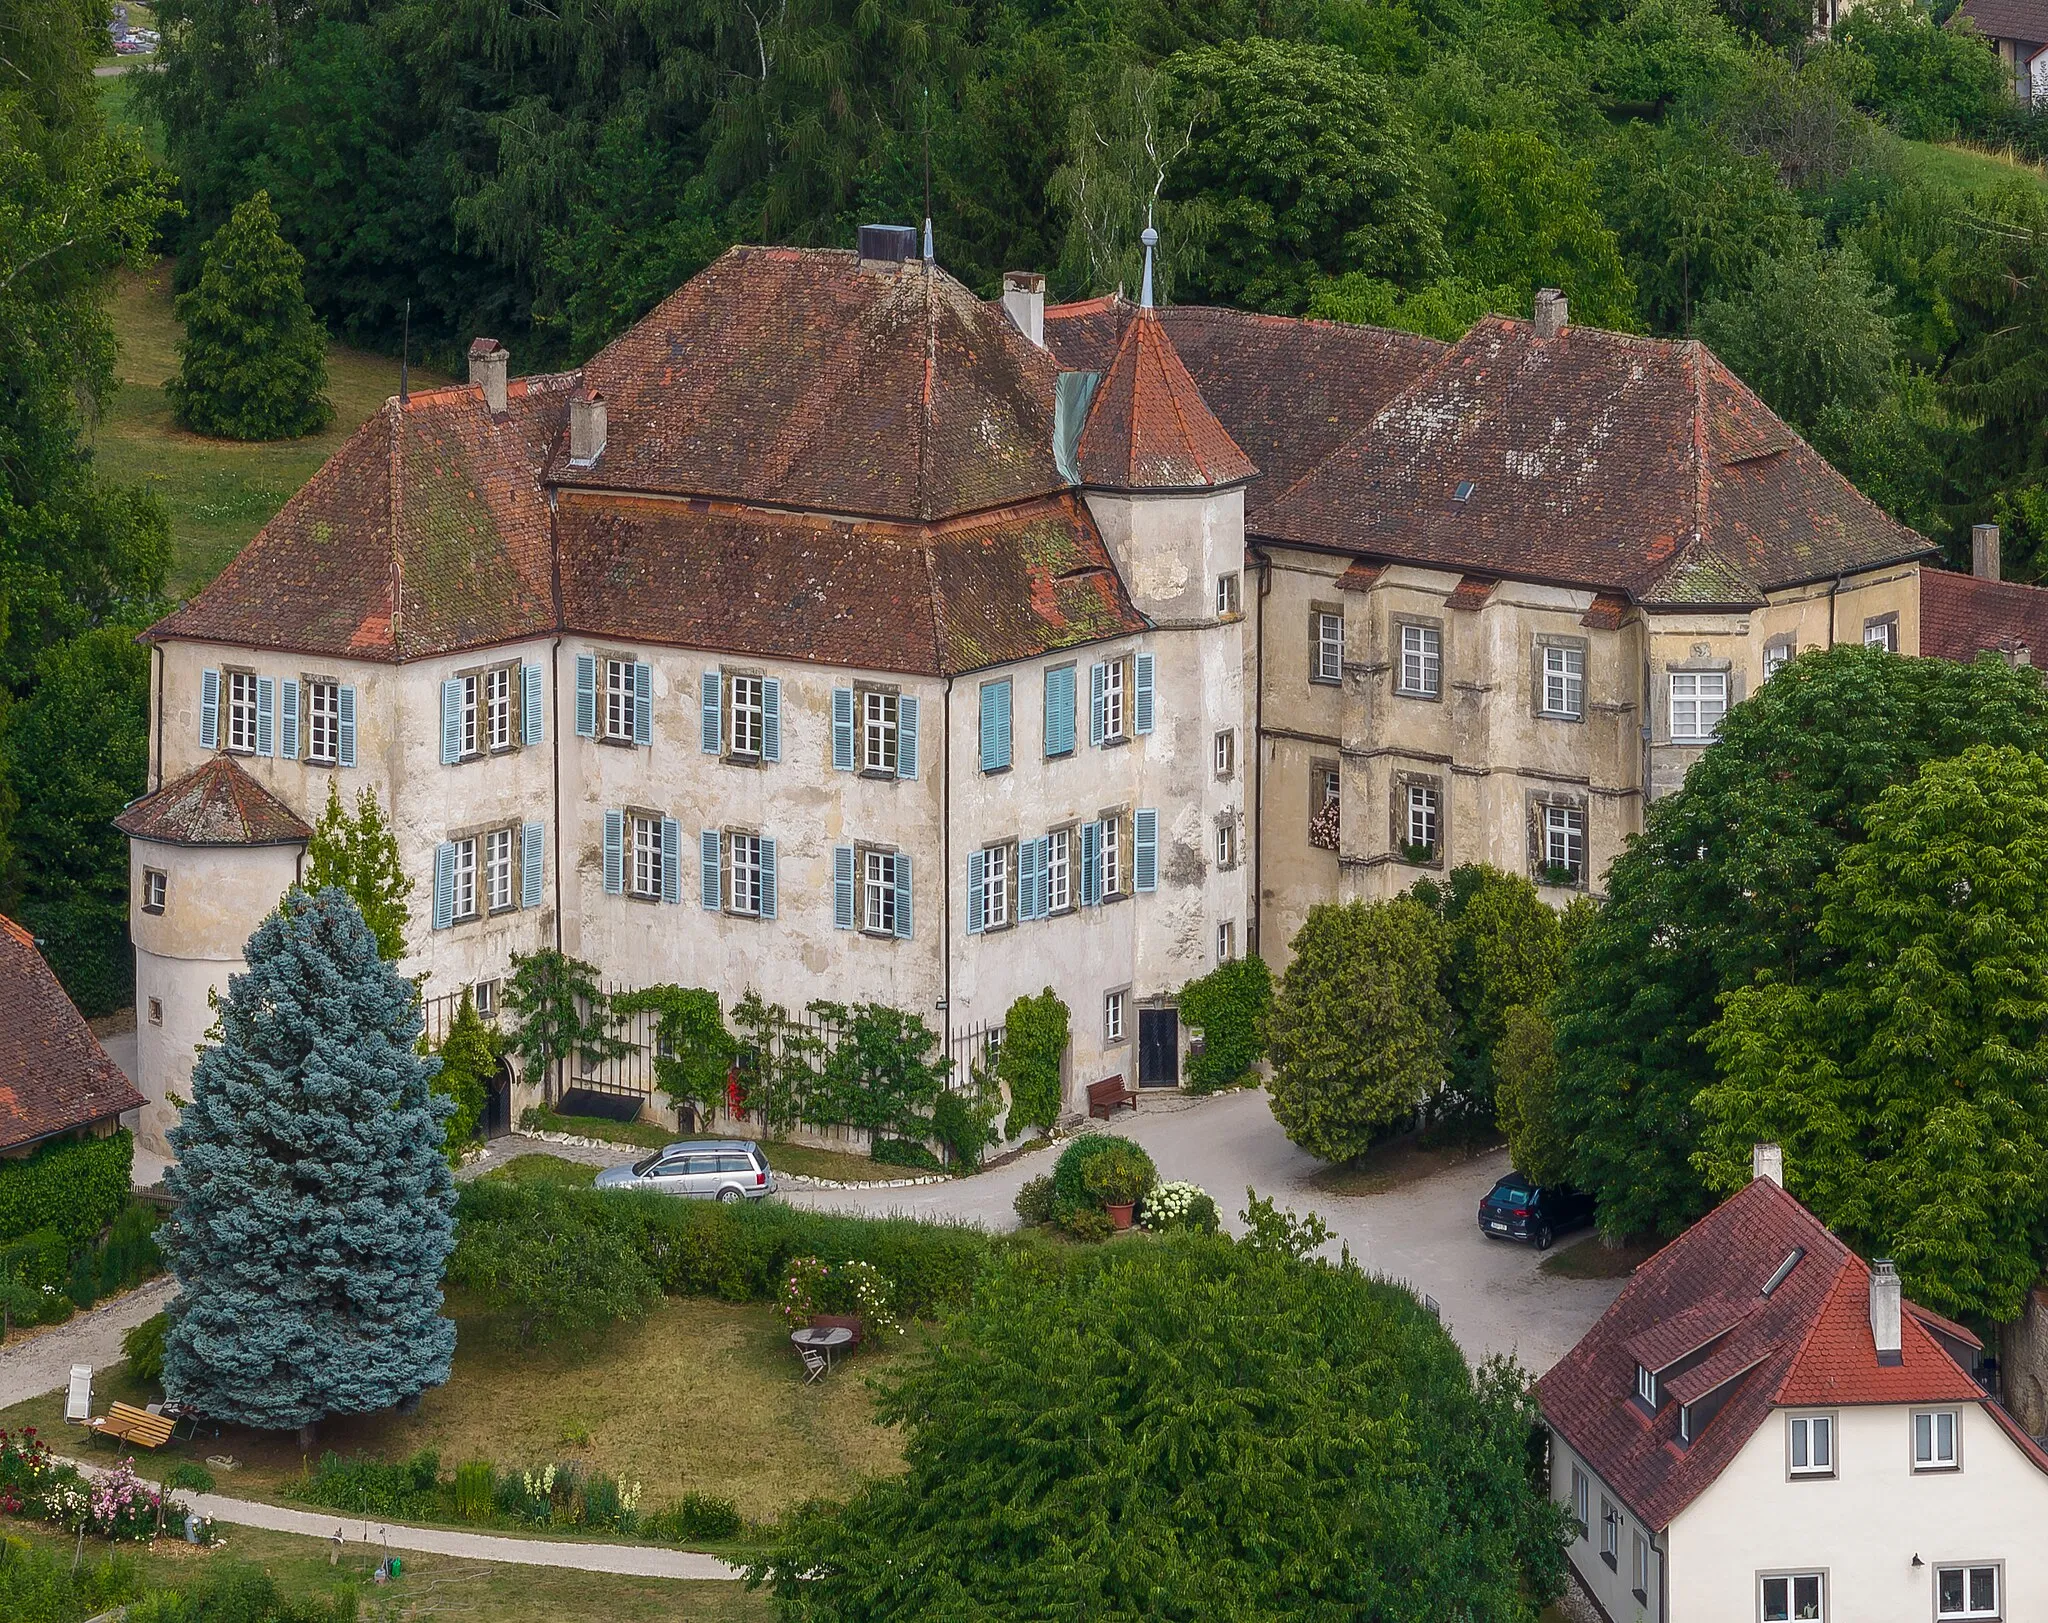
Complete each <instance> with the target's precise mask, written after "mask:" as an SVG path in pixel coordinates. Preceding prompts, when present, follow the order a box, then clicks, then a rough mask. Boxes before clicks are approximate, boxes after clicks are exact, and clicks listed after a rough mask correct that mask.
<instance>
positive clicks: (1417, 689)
mask: <svg viewBox="0 0 2048 1623" xmlns="http://www.w3.org/2000/svg"><path fill="white" fill-rule="evenodd" d="M1443 680H1444V634H1443V633H1442V632H1441V631H1439V630H1437V628H1436V627H1435V626H1418V625H1404V626H1402V627H1401V671H1400V685H1399V688H1398V690H1397V691H1399V692H1402V693H1406V694H1409V695H1410V696H1412V697H1414V698H1419V699H1434V698H1436V697H1437V696H1438V695H1439V694H1440V693H1441V692H1442V691H1443Z"/></svg>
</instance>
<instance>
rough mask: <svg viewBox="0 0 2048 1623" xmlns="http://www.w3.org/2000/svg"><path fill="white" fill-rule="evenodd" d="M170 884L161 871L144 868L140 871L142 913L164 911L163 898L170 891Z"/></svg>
mask: <svg viewBox="0 0 2048 1623" xmlns="http://www.w3.org/2000/svg"><path fill="white" fill-rule="evenodd" d="M170 884H171V882H170V879H169V877H168V876H167V875H166V874H165V873H164V871H163V869H161V868H144V869H143V870H142V911H143V912H145V913H161V912H162V911H163V910H164V897H165V896H166V895H167V894H168V893H169V891H170Z"/></svg>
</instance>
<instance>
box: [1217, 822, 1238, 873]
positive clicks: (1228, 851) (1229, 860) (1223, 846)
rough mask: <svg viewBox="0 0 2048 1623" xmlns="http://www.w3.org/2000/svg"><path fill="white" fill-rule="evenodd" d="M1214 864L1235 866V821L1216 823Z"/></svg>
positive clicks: (1225, 866)
mask: <svg viewBox="0 0 2048 1623" xmlns="http://www.w3.org/2000/svg"><path fill="white" fill-rule="evenodd" d="M1216 866H1217V867H1219V868H1234V867H1236V866H1237V824H1236V822H1235V821H1232V822H1228V823H1218V824H1217V825H1216Z"/></svg>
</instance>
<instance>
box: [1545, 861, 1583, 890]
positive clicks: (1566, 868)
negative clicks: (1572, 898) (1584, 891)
mask: <svg viewBox="0 0 2048 1623" xmlns="http://www.w3.org/2000/svg"><path fill="white" fill-rule="evenodd" d="M1543 882H1544V884H1546V885H1560V886H1567V887H1569V886H1572V885H1576V884H1577V883H1578V882H1579V876H1578V875H1577V874H1575V873H1573V872H1572V869H1571V864H1569V863H1566V862H1552V863H1549V864H1546V865H1545V867H1544V869H1543Z"/></svg>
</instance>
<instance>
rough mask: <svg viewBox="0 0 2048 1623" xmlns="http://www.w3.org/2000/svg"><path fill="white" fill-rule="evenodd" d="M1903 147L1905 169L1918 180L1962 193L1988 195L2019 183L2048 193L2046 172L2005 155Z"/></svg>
mask: <svg viewBox="0 0 2048 1623" xmlns="http://www.w3.org/2000/svg"><path fill="white" fill-rule="evenodd" d="M1904 146H1905V150H1906V163H1907V166H1908V168H1910V169H1911V170H1912V172H1913V173H1914V175H1915V176H1916V177H1917V178H1919V179H1921V180H1931V181H1941V182H1945V183H1947V184H1948V185H1950V186H1954V187H1956V188H1957V189H1958V190H1961V191H1966V192H1981V191H1989V190H1992V189H1994V188H1996V187H2000V186H2006V185H2010V184H2011V183H2012V182H2013V181H2015V180H2020V181H2026V182H2029V183H2031V184H2033V185H2035V186H2037V187H2039V188H2040V189H2041V190H2042V191H2043V192H2048V170H2044V169H2043V168H2042V166H2041V165H2039V164H2034V163H2029V162H2027V161H2026V160H2025V159H2024V158H2017V157H2014V156H2012V155H2011V154H2009V153H2000V152H1987V151H1984V150H1982V149H1980V148H1977V147H1965V146H1937V145H1936V144H1935V143H1933V142H1931V141H1907V142H1905V143H1904Z"/></svg>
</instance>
